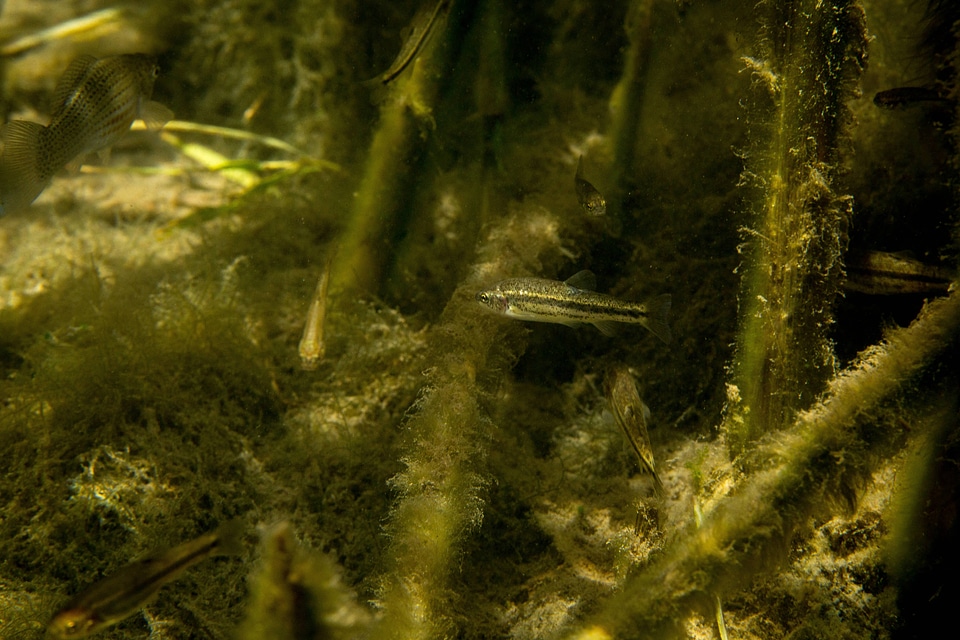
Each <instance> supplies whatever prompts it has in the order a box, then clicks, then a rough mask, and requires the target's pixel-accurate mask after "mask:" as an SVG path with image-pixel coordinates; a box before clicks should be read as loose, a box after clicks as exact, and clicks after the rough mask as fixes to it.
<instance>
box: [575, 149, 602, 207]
mask: <svg viewBox="0 0 960 640" xmlns="http://www.w3.org/2000/svg"><path fill="white" fill-rule="evenodd" d="M574 183H575V185H576V187H577V200H578V201H579V202H580V206H581V207H583V210H584V211H585V212H586V213H587V215H588V216H602V215H604V214H605V213H606V212H607V201H606V200H604V199H603V195H602V194H601V193H600V192H599V191H597V189H596V187H594V186H593V185H592V184H590V183H589V182H587V181H586V180H585V179H584V177H583V156H580V159H579V160H577V175H576V176H575V177H574Z"/></svg>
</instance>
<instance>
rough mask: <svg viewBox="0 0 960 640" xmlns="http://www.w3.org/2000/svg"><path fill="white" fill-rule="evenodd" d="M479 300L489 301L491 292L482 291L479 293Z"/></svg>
mask: <svg viewBox="0 0 960 640" xmlns="http://www.w3.org/2000/svg"><path fill="white" fill-rule="evenodd" d="M477 301H478V302H483V303H486V302H489V301H490V294H488V293H487V292H486V291H481V292H480V293H478V294H477Z"/></svg>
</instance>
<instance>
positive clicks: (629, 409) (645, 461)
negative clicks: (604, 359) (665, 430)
mask: <svg viewBox="0 0 960 640" xmlns="http://www.w3.org/2000/svg"><path fill="white" fill-rule="evenodd" d="M603 387H604V392H605V394H606V396H607V401H608V402H609V403H610V410H611V411H612V412H613V417H614V418H615V419H616V421H617V424H618V425H620V429H621V431H623V435H624V436H626V438H627V441H628V442H629V443H630V446H631V447H632V448H633V452H634V453H635V454H637V461H638V462H639V463H640V468H641V469H643V470H644V471H645V472H646V473H649V474H650V475H652V476H653V482H654V485H655V488H656V491H657V495H659V496H662V495H663V482H662V481H661V480H660V474H658V473H657V465H656V462H655V461H654V458H653V447H652V446H651V445H650V435H649V434H648V432H647V425H648V424H649V423H650V409H649V408H648V407H647V405H646V404H644V402H643V400H641V399H640V393H639V391H637V383H636V380H635V379H634V377H633V375H632V374H631V373H630V370H629V369H628V368H627V367H626V366H624V365H622V364H617V365H614V366H611V367H610V368H609V369H608V370H607V373H606V376H604V380H603Z"/></svg>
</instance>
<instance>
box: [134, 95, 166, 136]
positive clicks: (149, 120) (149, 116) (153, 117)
mask: <svg viewBox="0 0 960 640" xmlns="http://www.w3.org/2000/svg"><path fill="white" fill-rule="evenodd" d="M140 119H141V120H143V124H145V125H147V129H149V130H150V131H159V130H160V129H162V128H163V125H165V124H167V123H168V122H170V121H171V120H173V111H171V110H170V109H168V108H167V107H165V106H164V105H162V104H160V103H159V102H154V101H153V100H147V101H146V102H144V103H143V104H142V105H141V106H140Z"/></svg>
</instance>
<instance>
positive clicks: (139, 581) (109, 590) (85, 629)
mask: <svg viewBox="0 0 960 640" xmlns="http://www.w3.org/2000/svg"><path fill="white" fill-rule="evenodd" d="M240 533H241V529H240V523H239V522H230V523H227V524H226V525H224V526H223V527H221V528H220V529H217V530H216V531H214V532H213V533H208V534H206V535H202V536H200V537H199V538H197V539H195V540H191V541H190V542H185V543H183V544H181V545H179V546H176V547H174V548H173V549H170V550H169V551H166V552H164V553H161V554H158V555H155V556H151V557H147V558H144V559H142V560H138V561H136V562H133V563H131V564H128V565H127V566H125V567H123V568H122V569H120V570H119V571H117V572H116V573H114V574H113V575H111V576H108V577H106V578H104V579H103V580H101V581H100V582H98V583H96V584H94V585H93V586H92V587H90V588H89V589H87V590H86V591H84V592H83V593H81V594H80V595H78V596H77V597H76V598H74V599H73V600H72V601H71V602H70V603H68V604H67V606H66V607H64V608H63V609H62V610H61V611H60V612H59V613H57V615H55V616H54V617H53V620H52V621H51V622H50V624H49V625H48V626H47V634H48V635H50V636H52V637H54V638H82V637H85V636H88V635H90V634H92V633H96V632H98V631H101V630H102V629H104V628H106V627H108V626H110V625H112V624H116V623H117V622H120V621H121V620H123V619H124V618H127V617H128V616H131V615H133V614H134V613H136V612H137V611H138V610H139V609H140V608H141V607H143V606H144V605H146V604H147V603H148V602H149V601H150V599H151V598H153V596H155V595H156V593H157V591H159V590H160V587H162V586H163V585H165V584H167V583H168V582H172V581H173V580H176V579H177V578H179V577H180V575H181V574H182V573H183V572H184V571H186V570H187V569H189V568H190V567H192V566H193V565H195V564H197V563H198V562H200V561H201V560H205V559H206V558H209V557H210V556H213V555H221V554H232V553H237V552H238V551H239V549H238V547H239V536H240Z"/></svg>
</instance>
